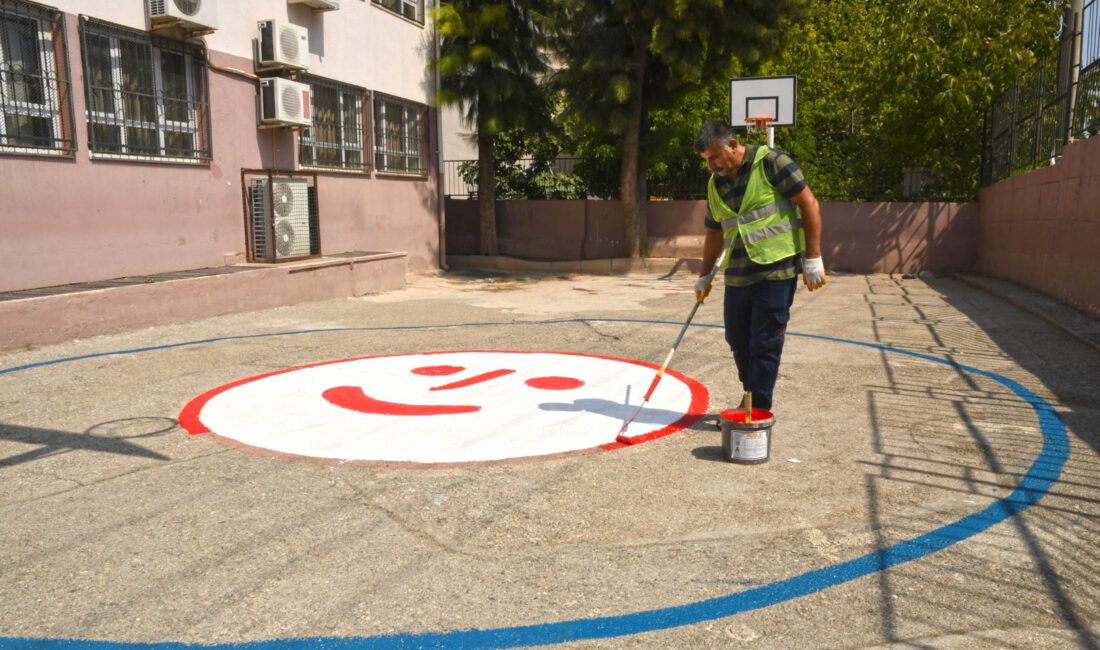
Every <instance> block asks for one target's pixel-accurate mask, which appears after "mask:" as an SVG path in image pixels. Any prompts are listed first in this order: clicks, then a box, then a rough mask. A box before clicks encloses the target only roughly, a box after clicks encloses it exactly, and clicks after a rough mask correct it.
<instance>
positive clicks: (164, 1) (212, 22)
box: [146, 0, 218, 31]
mask: <svg viewBox="0 0 1100 650" xmlns="http://www.w3.org/2000/svg"><path fill="white" fill-rule="evenodd" d="M146 3H147V6H148V7H149V22H151V23H152V24H153V26H154V27H155V26H158V25H176V24H178V25H179V26H180V27H184V28H186V29H192V30H201V31H210V30H215V29H217V28H218V3H217V1H216V0H146Z"/></svg>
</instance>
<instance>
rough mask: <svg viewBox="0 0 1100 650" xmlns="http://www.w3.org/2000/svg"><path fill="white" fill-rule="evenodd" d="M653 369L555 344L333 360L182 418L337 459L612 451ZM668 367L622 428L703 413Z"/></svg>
mask: <svg viewBox="0 0 1100 650" xmlns="http://www.w3.org/2000/svg"><path fill="white" fill-rule="evenodd" d="M654 370H655V369H654V367H653V366H652V365H650V364H645V363H642V362H638V361H631V360H626V359H614V358H609V357H600V356H594V355H585V354H568V353H555V352H511V351H508V352H504V351H492V352H436V353H425V354H408V355H393V356H384V357H366V358H361V359H348V360H341V361H330V362H325V363H320V364H314V365H310V366H303V367H299V368H288V369H286V370H281V371H278V372H274V373H269V374H266V375H261V376H259V377H252V378H248V379H244V380H240V381H236V382H233V383H231V384H227V385H226V386H222V387H219V388H216V389H214V390H212V391H209V392H207V393H206V394H204V395H202V396H200V397H198V398H196V399H195V400H193V401H192V402H191V403H190V404H188V405H187V407H186V408H185V409H184V411H183V412H182V413H181V414H180V423H181V425H183V426H184V427H185V428H186V429H187V430H188V431H190V432H191V433H207V432H211V433H214V434H216V435H217V436H219V437H220V438H223V439H228V440H231V441H235V442H236V443H240V444H243V445H246V446H248V447H250V448H254V449H257V450H264V451H267V452H273V453H278V454H289V455H293V456H300V457H306V458H311V459H316V458H321V459H330V460H333V461H339V462H346V461H378V462H410V463H464V462H482V461H499V460H507V459H512V458H522V457H530V456H542V455H551V454H562V453H568V452H578V451H584V450H592V449H594V448H601V447H602V448H604V449H611V448H616V447H618V446H621V445H619V444H617V443H615V435H616V433H617V432H618V430H619V427H620V426H621V425H622V423H623V422H625V421H626V420H627V419H628V418H629V417H630V416H631V415H632V414H633V412H634V411H635V410H637V406H638V404H640V400H641V394H642V392H643V391H645V388H646V386H647V385H648V384H649V383H650V381H651V380H652V378H653V372H654ZM669 377H670V379H671V381H668V385H667V386H666V385H665V384H664V383H662V385H661V387H660V389H659V390H658V391H657V392H656V393H655V394H654V396H653V398H652V399H651V400H650V402H649V403H648V404H647V405H646V408H645V409H644V410H643V413H642V414H641V415H640V416H639V417H638V418H637V420H635V421H634V422H633V423H631V425H630V428H629V430H628V433H629V435H631V436H635V437H639V438H641V439H651V438H654V437H659V436H662V435H667V434H669V433H672V432H674V431H678V430H679V429H681V428H683V427H685V426H688V425H689V424H690V423H691V422H692V421H694V420H695V419H697V418H698V417H700V416H701V415H702V414H703V413H704V412H705V410H706V406H707V391H706V389H705V388H704V387H703V386H702V385H701V384H699V383H698V382H696V381H695V380H693V379H690V378H688V377H685V376H683V375H679V374H678V373H670V374H669ZM632 397H633V399H632Z"/></svg>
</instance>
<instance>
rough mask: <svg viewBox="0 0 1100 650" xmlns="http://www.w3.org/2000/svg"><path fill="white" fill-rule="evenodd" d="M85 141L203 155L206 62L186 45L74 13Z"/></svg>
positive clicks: (206, 150) (147, 154)
mask: <svg viewBox="0 0 1100 650" xmlns="http://www.w3.org/2000/svg"><path fill="white" fill-rule="evenodd" d="M80 37H81V41H82V45H83V54H84V94H85V98H86V100H87V105H88V108H87V117H88V147H89V149H91V150H92V151H93V152H95V153H98V154H106V155H118V156H125V157H137V158H142V159H150V160H158V159H172V160H203V161H205V160H210V158H211V147H210V125H209V119H208V116H209V114H210V106H209V100H208V98H207V94H206V88H207V87H208V83H207V78H206V66H205V65H203V57H202V51H201V50H200V49H199V48H197V47H194V46H190V45H187V44H184V43H178V42H175V41H170V40H167V39H162V38H158V37H156V36H152V35H150V34H146V33H144V32H139V31H134V30H129V29H126V28H124V27H118V26H115V25H110V24H108V23H103V22H100V21H96V20H92V19H89V18H87V17H84V16H82V17H81V29H80Z"/></svg>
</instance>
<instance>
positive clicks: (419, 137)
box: [374, 95, 428, 176]
mask: <svg viewBox="0 0 1100 650" xmlns="http://www.w3.org/2000/svg"><path fill="white" fill-rule="evenodd" d="M426 111H427V109H426V107H425V106H423V105H421V104H414V103H412V102H407V101H403V100H400V99H393V98H390V97H383V96H381V95H375V97H374V166H375V167H376V168H377V169H378V171H380V172H393V173H397V174H416V175H419V176H425V175H427V173H428V168H427V164H426V161H425V157H424V153H423V149H424V147H423V146H422V145H423V143H424V128H423V125H424V115H425V113H426Z"/></svg>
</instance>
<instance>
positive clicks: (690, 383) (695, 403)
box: [177, 350, 710, 467]
mask: <svg viewBox="0 0 1100 650" xmlns="http://www.w3.org/2000/svg"><path fill="white" fill-rule="evenodd" d="M470 352H473V353H495V354H563V355H570V356H576V357H589V358H592V359H604V360H607V361H619V362H621V363H631V364H634V365H636V366H642V367H643V368H651V369H653V370H654V371H657V370H659V366H658V365H657V364H654V363H649V362H646V361H638V360H636V359H622V358H619V357H610V356H606V355H602V354H588V353H585V352H555V351H552V350H435V351H432V352H398V353H394V354H371V355H365V356H362V357H352V358H349V359H333V360H329V361H319V362H317V363H307V364H304V365H301V366H293V367H291V368H283V369H282V370H274V371H272V372H265V373H263V374H260V375H256V376H254V377H246V378H244V379H238V380H237V381H234V382H230V383H228V384H225V385H223V386H218V387H217V388H213V389H211V390H209V391H207V392H205V393H203V394H201V395H199V396H198V397H196V398H195V399H193V400H191V401H190V402H188V403H187V405H186V406H184V407H183V410H181V411H180V414H179V417H178V418H177V419H178V420H179V423H180V426H181V427H182V428H183V429H184V430H185V431H187V432H188V433H189V434H190V435H199V434H204V433H210V434H212V435H213V436H214V437H215V439H216V440H217V441H218V442H220V443H222V444H226V445H227V446H230V447H235V448H239V449H244V450H246V451H250V452H253V453H257V454H260V455H265V456H274V457H277V458H288V459H293V460H301V461H306V462H311V463H322V464H331V465H358V466H368V467H372V466H373V467H378V466H383V467H463V466H480V465H499V464H506V463H515V462H527V461H538V460H546V459H549V458H560V457H563V456H572V455H577V454H590V453H592V452H594V451H597V450H603V451H613V450H615V449H622V448H623V447H634V446H637V445H638V444H641V443H643V442H649V441H651V440H656V439H658V438H663V437H665V436H667V435H670V434H673V433H676V432H677V431H680V430H682V429H685V428H687V427H689V426H691V425H692V424H694V423H695V422H696V421H697V420H698V419H699V418H701V417H703V416H704V415H706V412H707V406H708V405H709V403H710V392H709V391H708V390H707V387H706V386H704V385H703V384H701V383H699V382H698V381H697V380H695V379H692V378H691V377H688V376H687V375H684V374H682V373H679V372H677V371H675V370H672V369H671V368H669V369H666V370H665V374H666V375H671V376H673V377H675V378H677V379H679V380H680V381H682V382H683V383H684V384H685V385H686V386H687V387H688V390H689V391H690V392H691V403H690V404H689V405H688V410H687V413H685V414H684V415H683V417H681V418H680V419H679V420H677V421H675V422H673V423H672V424H670V425H668V426H665V427H662V428H660V429H657V430H656V431H651V432H649V433H646V434H643V435H640V436H635V437H632V438H631V442H630V444H629V445H627V444H624V443H621V442H609V443H606V444H603V445H599V446H598V447H591V448H588V449H576V450H572V451H567V452H564V453H557V454H546V455H540V456H523V457H518V458H510V459H505V460H482V461H471V462H461V463H417V462H406V461H382V460H379V461H374V460H353V461H348V460H340V459H329V458H317V457H314V456H303V455H298V454H288V453H284V452H278V451H273V450H269V449H263V448H261V447H254V446H251V445H246V444H244V443H240V442H237V441H235V440H233V439H231V438H223V437H222V436H219V435H218V434H217V432H212V431H211V430H210V429H209V428H207V426H206V425H205V424H203V423H202V420H201V418H200V417H199V416H200V414H201V413H202V409H203V407H204V406H206V403H207V402H209V401H210V400H212V399H214V398H215V397H217V396H218V395H220V394H222V393H224V392H225V391H227V390H230V389H232V388H236V387H238V386H242V385H244V384H248V383H251V382H254V381H259V380H260V379H265V378H267V377H274V376H276V375H283V374H286V373H289V372H295V371H297V370H304V369H306V368H316V367H318V366H328V365H332V364H336V363H346V362H349V361H360V360H362V359H382V358H386V357H412V356H427V355H433V354H465V353H470ZM426 367H427V366H426Z"/></svg>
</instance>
